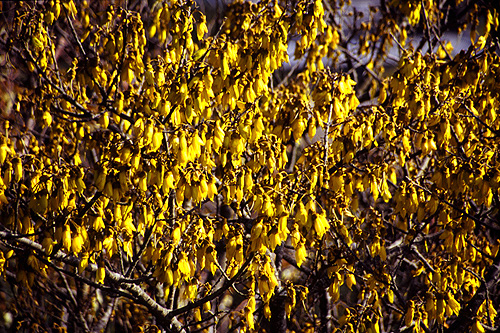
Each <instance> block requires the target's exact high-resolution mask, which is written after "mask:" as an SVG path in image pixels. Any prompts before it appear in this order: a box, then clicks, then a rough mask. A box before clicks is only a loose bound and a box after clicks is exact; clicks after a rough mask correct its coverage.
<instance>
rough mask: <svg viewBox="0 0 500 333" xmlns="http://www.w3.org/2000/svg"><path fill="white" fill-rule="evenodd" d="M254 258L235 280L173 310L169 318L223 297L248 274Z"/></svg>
mask: <svg viewBox="0 0 500 333" xmlns="http://www.w3.org/2000/svg"><path fill="white" fill-rule="evenodd" d="M253 257H254V254H253V253H252V255H250V256H249V257H248V259H247V260H246V261H245V263H243V265H242V266H241V268H240V269H239V271H238V273H236V275H235V276H233V278H232V279H231V280H226V282H224V284H223V285H222V287H220V288H219V289H217V290H216V291H214V292H213V293H211V294H208V295H207V296H205V297H203V298H200V299H199V300H197V301H195V302H193V303H190V304H188V305H186V306H183V307H181V308H178V309H175V310H172V311H171V312H170V313H168V314H167V318H168V319H170V318H172V317H174V316H177V315H179V314H181V313H184V312H187V311H190V310H192V309H195V308H197V307H200V306H202V305H203V304H205V303H206V302H209V301H211V300H213V299H215V298H217V297H219V296H220V295H222V294H223V293H224V292H225V291H226V290H227V289H229V288H230V287H231V285H232V284H233V283H234V282H235V281H236V280H238V279H239V278H240V277H241V276H242V275H243V274H244V273H245V272H246V269H247V267H248V265H250V263H251V262H252V260H253Z"/></svg>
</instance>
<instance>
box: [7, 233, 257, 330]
mask: <svg viewBox="0 0 500 333" xmlns="http://www.w3.org/2000/svg"><path fill="white" fill-rule="evenodd" d="M12 236H15V235H14V234H12V233H10V232H6V231H0V238H3V239H8V238H12ZM15 240H16V242H18V243H20V244H22V245H24V246H26V247H28V248H30V249H32V250H33V251H35V252H36V253H37V255H39V256H41V257H43V258H46V257H47V255H46V253H45V251H44V250H43V248H42V246H41V245H40V244H39V243H37V242H34V241H32V240H30V239H27V238H24V237H21V238H16V239H15ZM51 259H53V260H57V261H61V262H64V263H66V264H68V265H71V266H74V267H77V266H78V265H79V263H80V260H79V259H78V258H75V257H72V256H68V255H66V254H65V253H63V252H62V251H57V253H55V254H53V255H51ZM44 261H45V262H48V263H52V262H51V261H48V260H46V259H45V260H44ZM246 264H247V265H248V264H249V262H248V263H246ZM51 266H52V267H54V268H56V269H58V270H61V272H64V273H65V274H68V275H73V276H75V277H77V278H79V279H80V280H82V281H83V282H85V283H87V284H90V285H93V286H95V287H97V288H100V289H104V290H108V291H109V289H112V288H111V287H110V286H106V285H102V284H99V283H95V282H92V281H90V280H88V279H85V278H83V277H82V276H80V275H78V274H76V273H73V274H72V273H71V272H68V271H66V270H63V269H61V268H59V267H57V265H55V264H53V263H52V265H51ZM87 270H88V271H90V272H96V271H97V264H93V263H89V265H88V266H87ZM239 273H243V272H241V271H240V272H239ZM239 276H241V274H239V275H236V276H235V277H239ZM106 277H107V278H109V279H110V280H111V281H113V282H115V283H117V284H118V288H117V289H118V290H116V289H114V290H113V289H112V291H113V292H116V293H119V294H121V295H122V296H125V297H127V298H130V299H132V300H133V301H136V302H138V303H140V304H142V305H144V306H145V307H146V308H147V309H148V310H149V312H151V313H152V314H153V315H154V316H155V317H156V319H157V320H158V323H159V324H160V325H161V326H163V327H164V328H166V329H168V328H169V327H170V326H171V325H170V324H171V323H172V321H173V318H172V317H173V315H171V313H172V311H170V310H167V309H166V308H164V307H162V306H161V305H160V304H158V303H157V302H156V301H155V300H154V299H152V298H151V297H150V296H149V295H148V294H147V293H146V292H145V291H144V290H143V289H142V288H141V287H140V286H138V285H136V284H132V283H126V282H121V281H123V279H124V276H123V275H121V274H119V273H115V272H112V271H110V270H108V269H106ZM123 289H124V290H126V291H127V292H128V293H125V292H123ZM129 293H130V294H129ZM203 303H204V302H203ZM203 303H202V304H203ZM184 308H185V307H184ZM175 311H176V313H177V314H180V313H183V312H184V310H183V308H181V309H177V310H175Z"/></svg>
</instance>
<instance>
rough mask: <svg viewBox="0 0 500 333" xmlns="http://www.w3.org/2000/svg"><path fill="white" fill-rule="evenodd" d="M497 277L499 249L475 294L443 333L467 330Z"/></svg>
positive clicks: (499, 270)
mask: <svg viewBox="0 0 500 333" xmlns="http://www.w3.org/2000/svg"><path fill="white" fill-rule="evenodd" d="M499 277H500V251H499V252H498V253H497V255H496V256H495V260H493V263H492V265H491V266H490V267H489V268H488V270H487V271H486V274H485V275H484V279H481V285H480V286H479V289H478V290H477V292H476V294H475V295H474V296H473V297H472V299H471V300H470V301H469V302H468V303H467V305H466V306H465V307H462V309H461V310H460V313H459V314H458V316H457V318H456V319H455V320H454V321H453V322H452V323H451V324H450V326H449V327H448V329H446V330H445V331H444V333H453V332H468V331H469V327H470V325H471V324H472V323H473V322H474V320H475V318H476V314H477V311H478V310H479V307H480V306H481V305H482V304H483V302H484V300H485V299H487V296H488V293H489V290H491V289H493V287H494V286H495V284H497V283H498V282H499Z"/></svg>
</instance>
